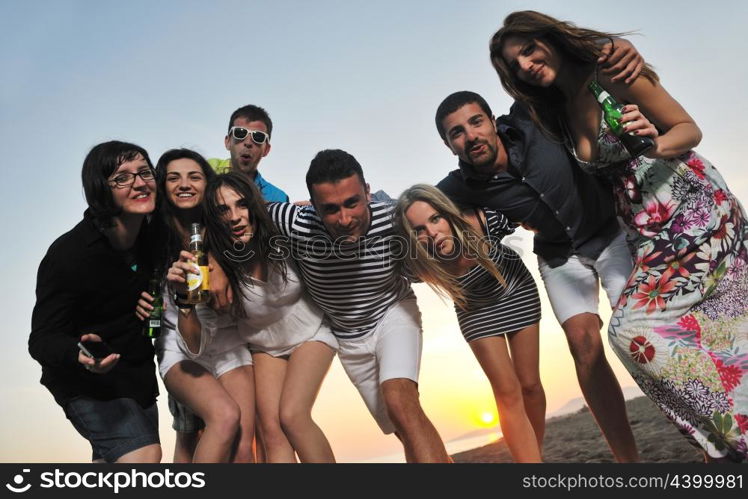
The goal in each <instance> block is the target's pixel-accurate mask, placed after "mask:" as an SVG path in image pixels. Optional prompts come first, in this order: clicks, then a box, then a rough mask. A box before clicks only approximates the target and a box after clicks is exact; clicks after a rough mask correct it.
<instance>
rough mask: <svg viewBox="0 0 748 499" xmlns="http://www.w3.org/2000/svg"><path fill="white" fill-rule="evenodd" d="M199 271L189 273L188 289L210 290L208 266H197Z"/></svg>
mask: <svg viewBox="0 0 748 499" xmlns="http://www.w3.org/2000/svg"><path fill="white" fill-rule="evenodd" d="M197 269H198V272H196V273H194V274H193V273H189V274H187V289H188V290H189V291H195V290H196V289H203V290H210V286H209V284H208V267H207V266H200V267H197Z"/></svg>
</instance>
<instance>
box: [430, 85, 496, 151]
mask: <svg viewBox="0 0 748 499" xmlns="http://www.w3.org/2000/svg"><path fill="white" fill-rule="evenodd" d="M468 104H478V106H480V108H481V109H482V110H483V112H484V113H486V116H488V118H489V119H490V118H491V117H492V116H493V111H491V106H489V105H488V102H486V99H484V98H483V97H482V96H481V95H479V94H476V93H475V92H471V91H469V90H460V91H459V92H454V93H452V94H449V95H448V96H447V97H445V98H444V100H443V101H442V102H441V104H439V107H437V108H436V116H435V117H434V121H435V122H436V130H437V131H438V132H439V137H441V138H442V140H444V141H446V140H447V131H446V130H445V129H444V118H446V117H447V116H449V115H450V114H452V113H454V112H455V111H457V110H458V109H460V108H462V106H466V105H468Z"/></svg>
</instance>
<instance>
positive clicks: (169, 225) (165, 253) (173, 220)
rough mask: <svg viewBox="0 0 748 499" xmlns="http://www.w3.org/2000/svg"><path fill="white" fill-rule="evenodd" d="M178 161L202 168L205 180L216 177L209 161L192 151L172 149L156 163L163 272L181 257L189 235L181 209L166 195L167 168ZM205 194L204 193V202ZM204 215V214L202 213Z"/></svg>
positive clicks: (208, 180) (160, 266)
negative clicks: (181, 216) (180, 254)
mask: <svg viewBox="0 0 748 499" xmlns="http://www.w3.org/2000/svg"><path fill="white" fill-rule="evenodd" d="M178 159H191V160H193V161H194V162H195V163H197V164H198V165H199V166H200V169H201V170H202V172H203V175H205V180H206V181H207V182H210V180H211V179H212V178H213V177H215V176H216V173H215V172H214V171H213V168H211V166H210V165H209V164H208V161H207V160H206V159H205V158H204V157H203V156H202V155H201V154H199V153H197V152H195V151H193V150H191V149H170V150H168V151H166V152H165V153H164V154H162V155H161V157H160V158H159V159H158V163H156V184H157V186H158V208H157V214H158V217H157V222H158V224H159V251H160V255H159V259H158V265H159V268H160V269H161V270H163V272H165V271H166V269H167V268H168V265H169V264H170V263H171V262H173V261H174V260H176V259H177V258H178V257H179V252H180V251H181V250H182V249H185V248H184V247H183V245H184V236H185V234H187V235H189V231H190V228H189V227H181V226H180V224H179V218H178V216H177V214H178V211H179V209H178V208H177V207H176V206H174V205H173V204H172V203H171V202H170V201H169V197H168V196H167V194H166V174H167V173H168V172H167V167H168V166H169V163H171V162H172V161H176V160H178ZM204 201H205V194H204V193H203V202H204ZM201 213H202V212H201Z"/></svg>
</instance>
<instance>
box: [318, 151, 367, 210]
mask: <svg viewBox="0 0 748 499" xmlns="http://www.w3.org/2000/svg"><path fill="white" fill-rule="evenodd" d="M354 174H355V175H358V179H359V180H360V181H361V185H366V180H364V171H363V169H362V168H361V164H360V163H359V162H358V161H357V160H356V158H354V157H353V155H352V154H350V153H347V152H345V151H343V150H341V149H325V150H323V151H320V152H318V153H317V154H316V155H315V156H314V159H312V162H311V163H310V164H309V169H308V170H307V172H306V188H307V190H308V191H309V198H310V199H311V200H312V202H314V193H313V192H312V186H313V185H314V184H322V183H325V182H337V181H339V180H343V179H344V178H348V177H350V176H351V175H354Z"/></svg>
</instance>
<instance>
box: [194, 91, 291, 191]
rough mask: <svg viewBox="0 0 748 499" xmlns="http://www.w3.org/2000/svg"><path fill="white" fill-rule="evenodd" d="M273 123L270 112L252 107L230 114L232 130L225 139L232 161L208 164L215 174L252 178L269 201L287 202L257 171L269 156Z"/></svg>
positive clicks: (277, 189) (214, 159) (248, 106)
mask: <svg viewBox="0 0 748 499" xmlns="http://www.w3.org/2000/svg"><path fill="white" fill-rule="evenodd" d="M272 133H273V122H272V121H271V120H270V116H269V115H268V113H267V111H265V110H264V109H263V108H261V107H259V106H255V105H252V104H249V105H247V106H243V107H240V108H239V109H237V110H236V111H234V112H233V113H231V119H230V120H229V130H228V133H227V134H226V138H225V139H224V145H225V146H226V150H227V151H229V153H230V154H231V159H223V160H222V159H216V158H211V159H209V160H208V163H210V165H211V166H212V167H213V169H214V170H215V171H216V173H226V172H228V171H238V172H242V173H245V174H247V175H249V177H250V178H251V179H252V180H254V182H255V184H257V187H259V188H260V192H262V196H263V197H264V198H265V200H266V201H281V202H287V201H288V195H287V194H286V193H285V192H283V191H282V190H281V189H279V188H277V187H276V186H274V185H273V184H271V183H270V182H268V181H267V180H265V178H264V177H263V176H262V175H260V172H259V171H257V166H258V165H259V164H260V161H261V160H262V158H264V157H265V156H267V154H268V153H269V152H270V134H272Z"/></svg>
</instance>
